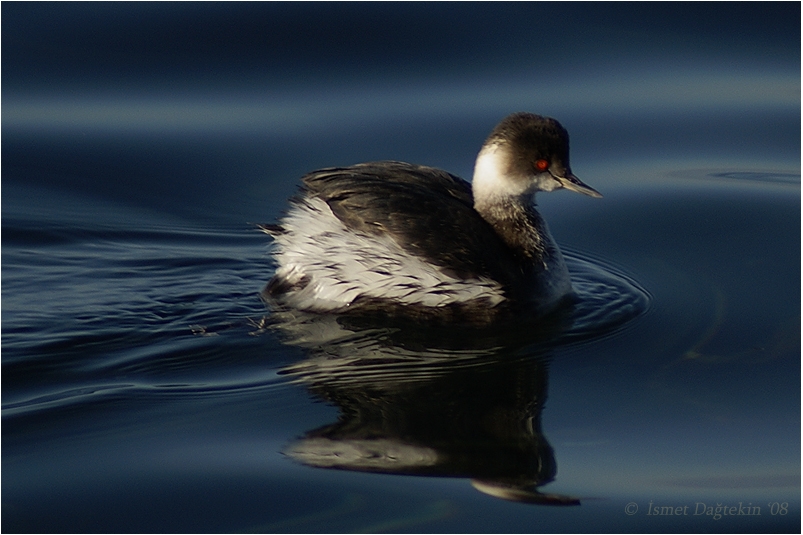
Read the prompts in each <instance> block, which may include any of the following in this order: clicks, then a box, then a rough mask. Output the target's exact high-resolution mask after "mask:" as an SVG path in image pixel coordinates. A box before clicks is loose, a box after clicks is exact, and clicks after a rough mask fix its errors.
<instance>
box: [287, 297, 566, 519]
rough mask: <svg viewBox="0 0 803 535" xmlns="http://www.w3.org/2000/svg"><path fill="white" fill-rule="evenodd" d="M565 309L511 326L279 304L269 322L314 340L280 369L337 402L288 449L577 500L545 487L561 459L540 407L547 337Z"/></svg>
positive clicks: (521, 497)
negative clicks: (415, 321) (382, 317)
mask: <svg viewBox="0 0 803 535" xmlns="http://www.w3.org/2000/svg"><path fill="white" fill-rule="evenodd" d="M565 319H566V315H563V316H561V315H560V314H558V315H555V316H554V317H553V318H552V319H551V320H550V321H549V322H541V323H539V324H538V325H537V326H536V327H535V328H536V329H537V330H539V331H541V332H538V333H535V336H534V333H533V330H532V329H533V327H532V326H522V325H517V326H515V333H514V332H509V331H508V332H505V330H504V329H503V330H501V331H500V329H499V328H497V329H495V330H494V331H491V330H486V331H481V330H477V329H471V330H469V329H460V328H448V329H447V328H442V327H429V328H425V327H423V326H421V325H404V324H401V323H400V322H398V321H394V322H393V323H392V324H389V323H386V324H384V325H383V324H382V323H380V322H377V321H361V320H360V319H359V318H352V317H348V316H316V315H306V314H300V313H298V312H292V313H290V312H287V313H277V314H275V315H273V317H272V319H271V323H272V324H273V325H274V327H276V328H277V329H279V330H280V331H281V332H282V333H283V335H284V338H285V340H286V341H287V343H289V344H292V345H298V346H302V347H305V348H306V349H307V350H308V351H309V355H308V358H306V359H305V360H303V361H301V362H298V363H296V364H293V365H290V366H287V367H286V368H284V369H283V370H282V371H281V373H282V374H284V375H287V376H290V377H292V378H293V380H294V381H295V382H298V383H301V384H304V385H305V386H306V387H307V388H308V389H309V390H310V392H312V393H313V394H314V395H315V396H317V397H319V398H321V399H322V400H325V401H326V402H328V403H331V404H333V405H335V406H337V407H338V409H339V410H340V415H339V417H338V420H337V422H335V423H332V424H329V425H325V426H323V427H319V428H317V429H313V430H311V431H308V432H307V433H306V434H304V436H303V437H301V438H299V439H298V440H296V441H295V442H293V443H291V444H290V445H288V446H287V447H286V448H285V450H284V453H285V454H286V455H287V456H289V457H291V458H292V459H294V460H296V461H298V462H301V463H303V464H305V465H308V466H314V467H318V468H331V469H340V470H354V471H361V472H375V473H382V474H400V475H417V476H440V477H458V478H470V479H471V484H472V486H474V488H476V489H477V490H479V491H481V492H484V493H486V494H489V495H491V496H495V497H497V498H502V499H505V500H512V501H517V502H525V503H533V504H550V505H579V504H580V501H579V500H578V499H577V498H573V497H569V496H562V495H556V494H548V493H543V492H541V491H540V490H539V488H540V487H541V486H543V485H545V484H547V483H549V482H551V481H553V480H554V478H555V474H556V469H557V467H556V462H555V456H554V452H553V450H552V447H551V446H550V445H549V443H548V442H547V440H546V437H544V435H543V432H542V431H541V411H542V409H543V406H544V401H545V399H546V393H547V363H548V352H549V349H548V347H549V339H550V338H553V339H554V338H555V337H556V336H557V334H556V333H559V332H560V330H561V328H560V327H561V325H560V324H561V321H565ZM522 333H525V334H526V336H525V335H524V334H522ZM516 338H518V343H517V341H516ZM511 340H513V342H512V343H511ZM533 340H538V342H536V343H535V344H533Z"/></svg>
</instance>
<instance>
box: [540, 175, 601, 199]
mask: <svg viewBox="0 0 803 535" xmlns="http://www.w3.org/2000/svg"><path fill="white" fill-rule="evenodd" d="M552 176H553V177H554V178H555V180H557V181H558V182H560V184H561V186H563V187H564V188H566V189H569V190H572V191H576V192H577V193H583V194H585V195H589V196H591V197H597V198H599V197H602V193H600V192H598V191H597V190H595V189H594V188H592V187H591V186H587V185H586V184H584V183H583V182H582V181H581V180H580V179H579V178H577V177H576V176H574V175H573V174H571V173H566V176H557V175H555V174H553V175H552Z"/></svg>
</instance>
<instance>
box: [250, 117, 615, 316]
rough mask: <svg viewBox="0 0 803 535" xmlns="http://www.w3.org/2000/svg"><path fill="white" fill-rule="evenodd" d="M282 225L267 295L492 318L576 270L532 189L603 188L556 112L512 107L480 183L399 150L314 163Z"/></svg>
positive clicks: (335, 308)
mask: <svg viewBox="0 0 803 535" xmlns="http://www.w3.org/2000/svg"><path fill="white" fill-rule="evenodd" d="M302 182H303V186H302V187H301V190H300V193H299V195H298V196H296V197H294V198H293V199H291V208H290V210H289V211H288V212H287V214H286V215H285V216H284V217H283V218H282V219H281V220H280V222H279V224H278V225H263V226H261V228H262V230H263V231H265V232H267V233H268V234H270V235H271V236H273V238H274V242H275V243H274V248H275V249H274V255H275V258H276V261H277V263H278V268H277V270H276V274H275V276H274V277H273V278H272V279H271V281H270V282H269V283H268V285H267V286H266V287H265V289H264V290H263V296H264V297H265V298H266V299H267V300H268V301H272V302H274V303H277V304H279V305H280V306H284V307H289V308H293V309H300V310H304V311H309V312H344V311H350V310H355V311H376V310H383V311H387V312H395V313H398V312H401V313H405V314H406V313H409V314H413V315H418V314H424V315H439V316H443V315H446V316H452V317H465V318H468V319H480V318H483V319H490V318H494V317H497V316H498V315H499V314H500V313H501V312H503V311H509V310H513V309H519V308H521V307H526V308H527V309H530V310H533V311H534V312H536V313H543V312H546V311H548V310H550V309H552V308H554V307H555V306H556V305H557V304H558V303H559V302H560V301H561V300H562V298H564V297H566V296H567V295H569V294H570V293H571V291H572V286H571V282H570V280H569V273H568V271H567V269H566V265H565V263H564V260H563V256H562V255H561V253H560V250H559V249H558V246H557V245H556V244H555V242H554V241H553V239H552V236H551V235H550V234H549V230H548V228H547V225H546V222H545V221H544V220H543V218H542V217H541V215H540V214H539V213H538V212H537V211H536V209H535V204H534V199H533V197H534V193H536V192H538V191H553V190H556V189H559V188H566V189H569V190H572V191H577V192H580V193H584V194H586V195H590V196H592V197H601V195H600V193H599V192H597V191H596V190H595V189H593V188H591V187H589V186H587V185H586V184H584V183H583V182H581V181H580V180H579V179H578V178H577V177H575V176H574V175H573V174H572V172H571V169H570V167H569V134H568V132H566V130H565V129H564V128H563V127H562V126H561V125H560V123H558V121H556V120H555V119H551V118H548V117H542V116H540V115H534V114H531V113H515V114H513V115H510V116H508V117H506V118H505V119H504V120H503V121H502V122H501V123H499V125H497V126H496V128H494V130H493V131H492V132H491V134H490V136H489V137H488V139H487V140H486V141H485V143H484V144H483V146H482V150H480V153H479V155H478V156H477V160H476V164H475V167H474V178H473V182H472V184H469V183H468V182H466V181H464V180H462V179H461V178H458V177H456V176H454V175H451V174H449V173H447V172H445V171H441V170H439V169H435V168H432V167H424V166H421V165H412V164H408V163H402V162H396V161H381V162H371V163H362V164H358V165H354V166H351V167H341V168H329V169H321V170H319V171H314V172H312V173H310V174H308V175H305V176H304V177H303V178H302Z"/></svg>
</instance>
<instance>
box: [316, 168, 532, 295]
mask: <svg viewBox="0 0 803 535" xmlns="http://www.w3.org/2000/svg"><path fill="white" fill-rule="evenodd" d="M302 181H303V184H304V188H303V190H304V192H305V193H306V194H308V195H313V196H316V197H319V198H321V199H323V200H324V201H326V203H327V204H328V205H329V207H330V208H331V209H332V212H333V213H334V214H335V215H336V216H337V217H338V219H340V220H341V221H342V222H343V223H344V224H345V225H346V226H347V227H348V228H351V229H353V230H355V231H359V232H365V233H369V234H371V233H372V234H382V233H385V234H388V235H390V236H391V237H392V238H393V239H394V240H395V241H396V242H397V243H398V244H399V245H400V246H401V247H402V248H403V249H405V250H406V251H408V252H409V253H411V254H414V255H417V256H419V257H423V258H424V259H426V260H427V261H429V262H431V263H433V264H435V265H437V266H439V267H440V268H441V269H443V270H444V271H445V272H447V273H449V274H452V275H456V276H459V277H461V278H474V277H480V276H484V277H490V278H492V279H494V280H497V281H499V282H500V283H502V284H503V285H506V286H510V285H511V284H513V283H514V282H515V281H517V280H520V278H521V274H522V273H521V270H522V267H521V263H520V261H519V260H520V259H517V258H516V255H515V254H514V253H513V252H512V251H511V249H509V248H508V247H507V246H506V245H505V243H504V242H503V241H502V239H501V238H500V237H499V235H498V234H497V233H496V232H495V231H494V229H493V227H491V225H490V224H489V223H488V222H486V221H485V220H484V219H483V218H482V216H480V215H479V213H477V212H476V211H475V210H474V199H473V195H472V193H471V185H470V184H469V183H468V182H466V181H465V180H463V179H461V178H459V177H456V176H454V175H451V174H449V173H447V172H445V171H441V170H439V169H435V168H431V167H424V166H419V165H412V164H408V163H402V162H371V163H364V164H358V165H355V166H352V167H344V168H329V169H321V170H319V171H315V172H312V173H310V174H308V175H306V176H304V177H303V178H302Z"/></svg>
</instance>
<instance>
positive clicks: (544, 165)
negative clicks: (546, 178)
mask: <svg viewBox="0 0 803 535" xmlns="http://www.w3.org/2000/svg"><path fill="white" fill-rule="evenodd" d="M535 168H536V169H538V170H539V171H546V170H547V169H548V168H549V162H548V161H546V160H535Z"/></svg>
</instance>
